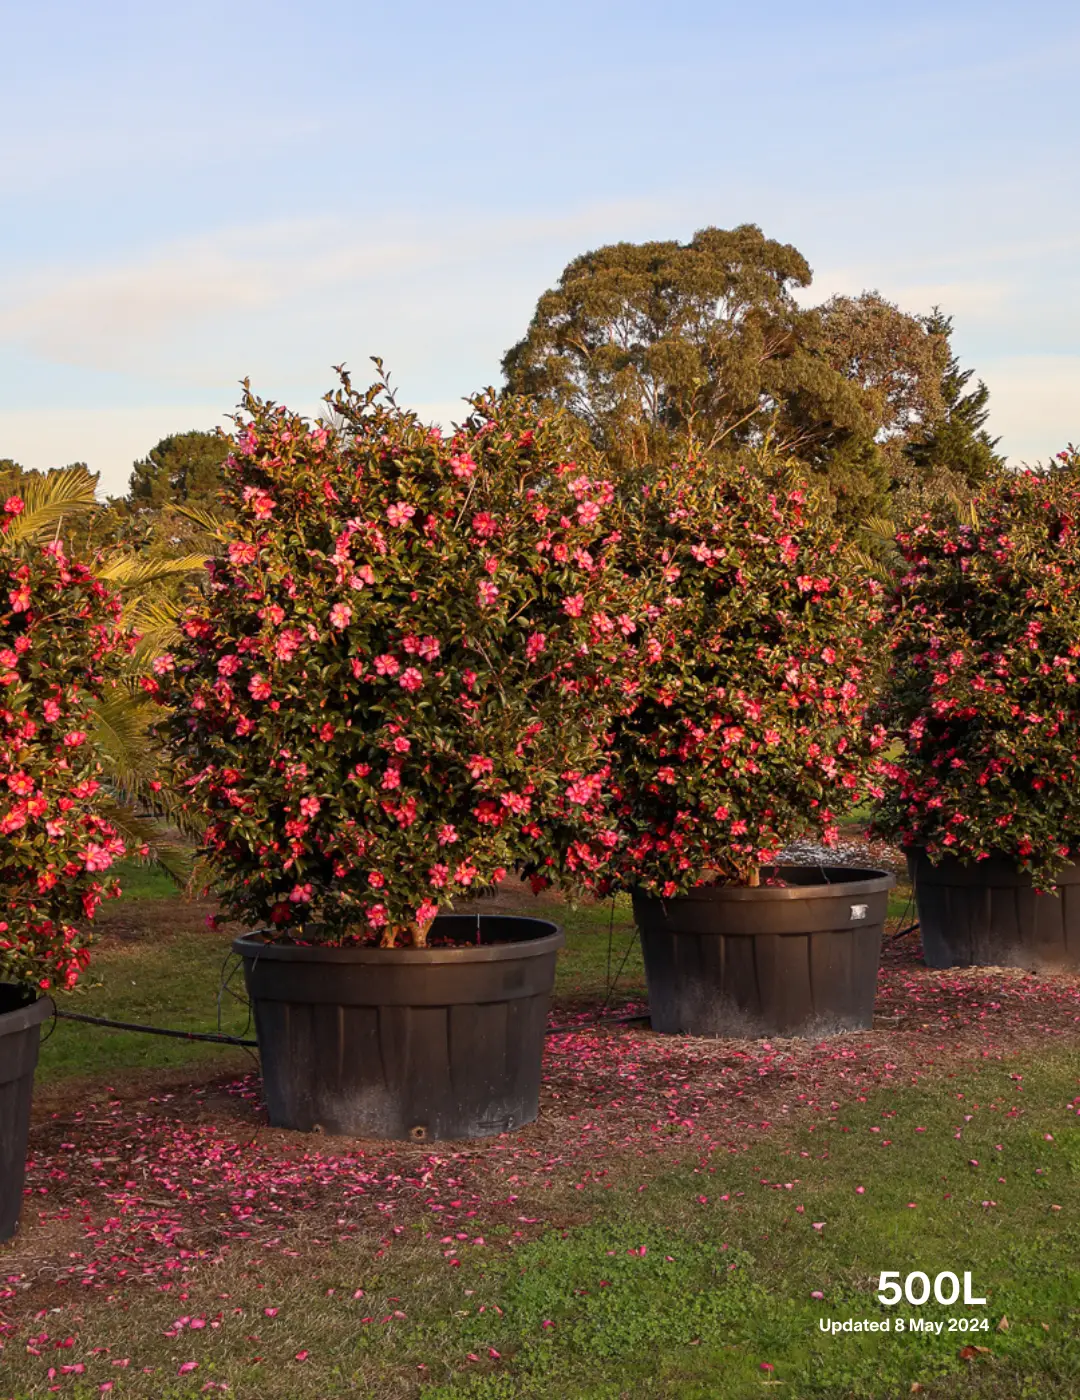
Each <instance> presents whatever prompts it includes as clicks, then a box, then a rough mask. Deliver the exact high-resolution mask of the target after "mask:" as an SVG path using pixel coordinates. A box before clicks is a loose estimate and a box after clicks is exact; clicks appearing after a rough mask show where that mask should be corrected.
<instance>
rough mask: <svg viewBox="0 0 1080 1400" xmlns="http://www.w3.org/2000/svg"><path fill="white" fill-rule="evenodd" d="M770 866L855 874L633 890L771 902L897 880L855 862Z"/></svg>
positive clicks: (871, 888) (685, 899) (877, 889)
mask: <svg viewBox="0 0 1080 1400" xmlns="http://www.w3.org/2000/svg"><path fill="white" fill-rule="evenodd" d="M766 868H767V869H769V870H772V871H776V872H778V873H782V872H783V871H785V870H819V871H821V872H822V873H823V874H824V873H825V872H826V871H827V872H828V873H829V874H830V875H848V874H849V875H852V876H854V877H855V878H854V879H850V880H845V879H834V880H832V881H829V880H828V879H827V878H826V879H824V880H823V881H822V883H821V884H815V885H791V886H789V887H788V888H787V889H781V888H778V887H776V886H771V885H754V886H750V885H700V886H698V888H697V889H693V890H687V891H686V893H685V894H676V895H672V896H671V897H670V898H665V897H664V896H663V895H659V894H647V893H646V892H645V891H644V890H634V892H633V898H634V899H635V900H646V899H650V900H654V901H655V902H656V903H658V904H677V903H680V902H682V903H689V902H693V903H702V904H705V903H708V904H717V903H725V904H726V903H728V902H732V903H758V902H764V903H772V902H777V903H779V902H783V901H784V900H795V899H798V900H803V899H834V898H835V897H836V896H837V895H843V896H844V897H845V898H846V897H847V896H848V895H855V894H882V893H883V892H884V891H886V890H891V889H892V888H893V887H894V885H895V884H896V876H895V875H894V874H893V873H892V872H891V871H889V870H874V869H870V868H868V867H865V866H856V865H827V866H820V865H774V866H768V867H766Z"/></svg>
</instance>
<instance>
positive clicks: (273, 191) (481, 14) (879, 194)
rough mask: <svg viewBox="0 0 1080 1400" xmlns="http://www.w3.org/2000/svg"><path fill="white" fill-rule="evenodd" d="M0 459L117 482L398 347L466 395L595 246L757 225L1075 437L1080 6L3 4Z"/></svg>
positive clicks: (115, 485) (1012, 408) (998, 407)
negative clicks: (240, 414)
mask: <svg viewBox="0 0 1080 1400" xmlns="http://www.w3.org/2000/svg"><path fill="white" fill-rule="evenodd" d="M0 53H2V54H3V55H4V82H3V85H2V87H0V131H2V132H3V133H4V135H3V139H2V140H0V211H2V223H0V228H2V230H3V232H2V245H3V257H2V259H0V457H3V456H14V457H16V458H17V459H18V460H20V461H22V462H23V463H24V464H25V465H27V466H37V467H45V466H49V465H56V464H58V463H61V462H66V461H70V460H73V459H80V458H81V459H84V460H87V461H88V462H89V463H90V465H91V467H92V468H94V469H95V470H100V471H101V472H102V478H103V484H104V485H105V486H106V487H107V488H108V489H111V490H113V491H118V490H120V489H122V488H123V486H124V483H125V481H126V477H127V474H128V472H129V470H130V466H131V462H132V460H133V459H134V457H136V456H141V455H142V454H143V453H144V452H145V451H146V450H148V449H149V448H150V447H151V446H152V445H153V444H154V443H155V442H156V441H157V439H158V438H159V437H161V436H162V435H163V434H164V433H166V432H170V431H178V430H183V429H186V428H189V427H206V426H210V425H212V424H213V423H215V422H219V421H223V415H224V414H226V413H228V412H229V411H231V409H232V407H233V405H234V404H235V402H236V397H237V381H239V380H240V379H241V378H243V377H244V376H245V375H249V376H250V377H251V379H252V381H253V387H254V388H255V389H256V391H257V392H259V393H261V394H263V395H265V396H269V397H273V398H276V399H278V400H284V401H285V402H287V403H289V404H290V405H292V406H295V407H297V408H300V409H302V410H305V411H314V410H315V409H316V408H317V407H318V403H319V399H320V397H321V395H322V393H323V392H325V390H327V389H328V388H330V387H332V382H333V375H332V371H331V368H330V367H331V366H332V365H333V364H335V363H338V362H341V361H345V362H346V363H348V364H349V365H350V366H351V367H352V369H353V370H354V373H355V375H356V377H357V378H358V379H362V378H363V368H364V366H365V364H366V357H367V356H369V355H372V354H381V355H382V356H383V357H384V359H385V360H386V362H387V364H388V366H389V367H390V369H391V371H392V373H393V375H394V378H395V380H396V382H397V384H398V386H399V390H400V396H401V398H402V400H403V401H404V402H406V403H409V404H410V405H412V406H415V407H418V408H420V409H421V410H422V411H423V412H425V413H426V414H428V415H429V416H431V417H433V418H436V419H440V420H442V421H449V420H450V419H451V417H453V416H454V415H455V413H456V411H457V405H458V404H459V403H460V399H461V396H462V395H464V394H467V393H469V392H471V391H473V390H475V389H477V388H480V387H482V386H483V385H485V384H488V383H493V382H497V381H498V379H499V361H500V358H501V356H502V354H503V352H504V351H505V350H506V349H507V347H508V346H509V345H510V344H511V343H512V342H513V341H515V340H516V339H518V338H519V336H520V335H521V334H522V332H523V330H524V328H525V326H526V324H527V323H528V320H529V317H530V315H531V313H532V309H533V306H534V304H535V301H536V298H537V296H538V295H539V294H540V293H541V292H542V291H543V290H544V289H545V288H546V287H548V286H550V285H552V284H553V283H554V281H555V280H556V279H557V277H558V274H559V272H560V271H561V269H562V268H563V266H564V265H565V264H566V263H567V262H568V261H569V260H570V258H572V257H574V256H575V255H576V254H578V253H580V252H583V251H584V250H585V249H587V248H592V247H596V246H599V245H600V244H603V243H607V242H612V241H615V240H618V239H629V240H635V241H636V240H642V239H647V238H680V239H686V238H689V237H690V236H691V235H692V234H693V232H694V231H695V229H697V228H699V227H702V226H704V225H706V224H716V225H719V226H721V227H731V226H733V225H735V224H738V223H742V222H753V223H758V224H760V225H761V226H762V228H763V229H764V230H765V232H766V233H767V234H768V235H769V236H770V237H773V238H778V239H781V240H783V241H785V242H791V243H794V244H795V245H796V247H798V248H799V249H800V251H801V252H803V253H804V254H805V256H806V257H807V258H808V260H809V262H810V264H811V266H812V267H813V268H814V273H815V279H814V285H813V288H812V289H811V293H812V299H813V300H818V299H822V300H823V299H824V298H825V297H827V296H829V295H831V294H832V293H834V292H838V291H841V292H851V293H857V292H859V291H861V290H863V289H864V288H877V289H878V290H880V291H881V292H882V293H883V294H884V295H886V296H888V297H890V298H892V299H893V300H896V301H898V302H899V303H900V304H901V305H902V306H904V307H905V309H909V310H913V311H919V310H928V309H929V307H930V306H931V305H932V304H934V303H939V304H940V305H941V306H942V307H943V309H944V310H946V311H948V312H950V313H951V314H952V315H953V317H954V319H955V323H956V333H955V336H954V345H955V347H956V348H957V350H958V351H959V353H960V355H961V357H962V359H963V361H964V362H965V364H968V365H971V366H974V368H975V369H976V372H977V373H978V374H979V375H981V376H982V377H983V378H984V379H985V380H986V382H987V383H988V384H989V386H990V389H991V409H992V417H991V427H992V428H993V430H994V431H995V432H997V433H1000V434H1001V435H1002V439H1003V442H1002V446H1003V447H1004V448H1005V450H1007V451H1008V452H1009V454H1010V456H1011V457H1013V458H1014V459H1022V458H1027V459H1029V460H1030V459H1034V458H1037V457H1046V456H1048V455H1049V454H1050V453H1051V452H1053V451H1056V450H1058V449H1059V448H1060V447H1062V446H1063V445H1064V443H1065V442H1066V441H1067V440H1068V439H1070V438H1071V439H1073V440H1080V315H1078V309H1080V161H1078V159H1077V151H1078V149H1080V141H1078V138H1080V108H1078V106H1077V103H1076V99H1075V73H1076V71H1077V66H1078V60H1080V7H1078V6H1077V5H1076V4H1075V3H1073V4H1066V3H1047V2H1046V0H1028V3H1026V4H1024V5H1021V4H1019V3H1016V0H1013V3H1008V4H995V3H983V4H971V3H967V0H937V3H935V4H926V3H922V0H918V3H909V4H906V5H904V6H893V5H883V4H869V5H867V4H865V3H864V4H847V3H834V2H833V0H819V3H817V4H816V5H807V4H806V3H805V0H801V3H789V0H774V3H772V4H771V5H769V6H767V7H764V6H759V5H750V4H738V5H736V4H730V3H726V0H713V2H712V3H705V0H693V2H692V3H691V0H667V2H666V3H665V4H663V5H660V4H656V3H651V4H639V3H636V0H622V3H618V4H616V3H598V2H596V0H576V3H566V0H546V3H544V4H543V5H540V4H530V5H521V4H517V3H514V0H503V3H500V4H494V3H491V4H489V3H470V0H463V3H460V4H458V5H455V6H450V5H439V4H433V3H421V0H395V3H393V4H379V5H373V4H366V3H363V2H362V0H352V3H346V0H304V3H302V4H301V3H298V2H297V3H288V4H286V3H280V2H279V0H259V2H258V3H248V2H247V0H239V3H230V0H215V3H213V4H210V3H201V2H200V3H191V0H175V2H174V3H173V4H171V5H167V6H166V5H148V4H146V3H145V0H140V3H119V0H80V3H77V4H72V3H55V0H34V3H30V2H29V0H18V3H13V0H0Z"/></svg>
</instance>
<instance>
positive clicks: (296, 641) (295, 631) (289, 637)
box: [218, 627, 304, 670]
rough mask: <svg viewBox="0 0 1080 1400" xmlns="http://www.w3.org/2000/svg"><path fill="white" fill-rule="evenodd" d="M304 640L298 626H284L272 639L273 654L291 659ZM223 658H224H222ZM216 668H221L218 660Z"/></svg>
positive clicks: (285, 659) (282, 659) (280, 657)
mask: <svg viewBox="0 0 1080 1400" xmlns="http://www.w3.org/2000/svg"><path fill="white" fill-rule="evenodd" d="M303 640H304V634H303V632H301V631H300V629H299V628H298V627H286V628H285V630H284V631H283V632H282V633H280V634H279V635H278V636H277V637H276V638H275V639H274V655H275V656H276V657H277V659H278V660H279V661H291V660H292V659H293V657H294V656H295V655H296V653H297V652H298V651H299V650H300V644H301V642H302V641H303ZM222 660H224V658H222ZM218 669H219V670H220V669H221V662H220V661H219V662H218Z"/></svg>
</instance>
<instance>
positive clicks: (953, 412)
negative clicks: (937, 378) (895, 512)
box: [904, 306, 1005, 490]
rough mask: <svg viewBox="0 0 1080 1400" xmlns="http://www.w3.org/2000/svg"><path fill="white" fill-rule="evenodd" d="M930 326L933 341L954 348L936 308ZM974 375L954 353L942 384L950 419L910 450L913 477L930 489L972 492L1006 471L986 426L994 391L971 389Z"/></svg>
mask: <svg viewBox="0 0 1080 1400" xmlns="http://www.w3.org/2000/svg"><path fill="white" fill-rule="evenodd" d="M925 325H926V329H927V331H928V332H929V333H930V334H931V335H939V336H941V337H942V338H943V339H944V341H945V342H946V344H948V342H949V337H950V336H951V335H952V329H953V324H952V317H951V316H946V315H945V314H944V313H943V312H942V311H941V309H940V308H939V307H936V306H935V307H934V309H933V311H932V312H931V313H930V315H929V316H927V317H926V318H925ZM973 373H974V371H973V370H970V369H961V368H960V361H959V359H958V358H957V356H956V355H955V354H953V352H952V349H951V347H950V350H949V358H948V362H947V364H946V367H945V372H944V374H943V375H942V378H941V397H942V400H943V401H944V404H945V413H944V415H943V417H941V418H940V419H938V420H937V422H934V423H932V424H930V425H928V431H927V432H926V433H925V434H924V435H922V436H921V437H918V438H916V439H914V440H913V441H911V442H909V443H908V444H907V446H906V448H905V449H904V453H905V456H906V457H907V459H908V462H909V463H910V465H911V468H912V475H913V476H914V477H915V478H916V479H917V480H918V483H919V484H920V485H923V486H927V487H930V488H933V487H934V486H935V485H940V486H942V487H944V488H946V489H954V490H955V489H956V487H958V486H959V487H964V486H966V487H969V488H970V487H974V486H977V485H978V484H979V483H980V482H982V481H985V480H986V478H987V477H988V476H991V475H992V474H993V473H994V472H997V471H1000V470H1001V468H1002V467H1003V466H1004V465H1005V459H1004V458H1003V457H1002V456H1001V455H1000V454H999V453H998V452H997V451H996V450H995V449H996V448H997V444H998V443H999V442H1000V438H994V437H991V436H990V434H989V433H988V432H987V430H986V426H985V424H986V421H987V419H988V418H989V416H990V410H989V407H988V405H989V400H990V390H989V389H988V388H987V387H986V385H985V384H984V383H983V381H982V380H981V379H980V380H977V381H976V384H975V387H974V388H973V389H968V387H967V386H968V383H969V381H970V379H971V377H972V375H973Z"/></svg>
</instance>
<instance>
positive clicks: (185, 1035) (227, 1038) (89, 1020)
mask: <svg viewBox="0 0 1080 1400" xmlns="http://www.w3.org/2000/svg"><path fill="white" fill-rule="evenodd" d="M55 1014H56V1016H57V1018H58V1019H61V1020H64V1021H82V1022H83V1023H84V1024H85V1025H90V1026H104V1027H105V1028H106V1029H107V1030H113V1031H139V1032H141V1033H142V1034H143V1035H167V1036H172V1037H173V1038H174V1039H175V1040H209V1041H212V1042H213V1043H214V1044H215V1045H244V1046H252V1047H257V1046H258V1044H259V1042H258V1041H257V1040H244V1039H243V1038H242V1037H241V1036H238V1035H215V1034H212V1033H210V1032H204V1031H177V1030H170V1029H168V1028H167V1027H165V1026H143V1025H138V1024H136V1023H135V1022H134V1021H112V1020H110V1019H109V1018H108V1017H106V1016H86V1015H84V1014H83V1013H82V1012H81V1011H61V1010H60V1009H59V1008H57V1011H56V1013H55ZM648 1019H649V1018H648V1016H647V1015H646V1014H645V1012H642V1011H638V1012H635V1013H633V1014H632V1015H629V1016H591V1017H589V1019H588V1020H585V1021H579V1022H578V1023H577V1024H576V1025H570V1026H549V1027H548V1029H547V1031H546V1032H545V1034H546V1035H571V1034H572V1033H573V1032H574V1031H580V1030H583V1029H584V1028H585V1027H586V1026H595V1025H599V1024H601V1023H606V1022H613V1023H616V1024H623V1023H626V1022H630V1021H647V1020H648Z"/></svg>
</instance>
